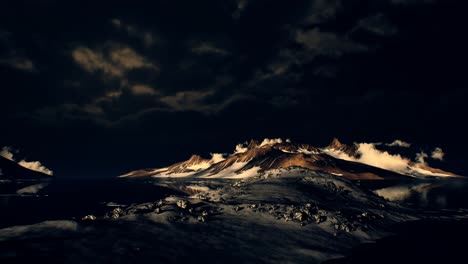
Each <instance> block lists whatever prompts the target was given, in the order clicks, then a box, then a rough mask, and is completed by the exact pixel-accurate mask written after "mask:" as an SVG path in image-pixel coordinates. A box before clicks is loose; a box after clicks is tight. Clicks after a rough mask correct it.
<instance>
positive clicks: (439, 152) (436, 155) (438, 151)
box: [431, 147, 445, 161]
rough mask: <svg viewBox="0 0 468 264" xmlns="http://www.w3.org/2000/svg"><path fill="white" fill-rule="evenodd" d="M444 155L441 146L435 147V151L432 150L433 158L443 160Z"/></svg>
mask: <svg viewBox="0 0 468 264" xmlns="http://www.w3.org/2000/svg"><path fill="white" fill-rule="evenodd" d="M444 156H445V153H444V151H443V150H442V149H441V148H439V147H437V148H435V149H434V151H432V153H431V158H433V159H435V160H440V161H443V160H444Z"/></svg>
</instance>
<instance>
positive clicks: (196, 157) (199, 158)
mask: <svg viewBox="0 0 468 264" xmlns="http://www.w3.org/2000/svg"><path fill="white" fill-rule="evenodd" d="M200 160H203V158H202V157H201V156H200V155H197V154H193V155H192V156H190V159H189V160H188V161H193V162H197V161H200Z"/></svg>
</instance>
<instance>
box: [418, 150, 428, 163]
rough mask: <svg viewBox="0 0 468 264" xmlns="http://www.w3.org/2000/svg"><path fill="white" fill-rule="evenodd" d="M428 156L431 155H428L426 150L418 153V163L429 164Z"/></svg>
mask: <svg viewBox="0 0 468 264" xmlns="http://www.w3.org/2000/svg"><path fill="white" fill-rule="evenodd" d="M428 157H429V156H428V155H427V154H426V153H425V152H420V153H416V161H417V162H418V163H421V164H423V165H427V163H426V159H427V158H428Z"/></svg>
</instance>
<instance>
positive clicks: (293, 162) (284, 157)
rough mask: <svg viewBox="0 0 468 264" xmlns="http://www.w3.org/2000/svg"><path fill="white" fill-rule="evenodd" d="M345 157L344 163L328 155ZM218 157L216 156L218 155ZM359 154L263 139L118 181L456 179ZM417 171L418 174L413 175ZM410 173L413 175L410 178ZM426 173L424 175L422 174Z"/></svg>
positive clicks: (347, 148)
mask: <svg viewBox="0 0 468 264" xmlns="http://www.w3.org/2000/svg"><path fill="white" fill-rule="evenodd" d="M331 152H332V153H333V154H336V153H339V154H340V155H347V156H348V157H349V159H343V158H339V157H337V155H332V154H330V153H331ZM218 155H219V154H218ZM360 156H361V153H360V151H359V146H358V144H353V145H346V144H343V143H341V142H340V141H339V140H338V139H337V138H333V140H332V142H331V143H330V144H329V145H328V146H327V147H325V148H317V147H314V146H312V145H309V144H303V143H299V144H298V143H292V142H291V141H290V140H286V141H283V140H281V139H272V140H270V139H265V140H263V142H259V141H257V140H250V141H246V142H245V143H243V144H239V145H238V146H236V151H235V152H234V153H232V154H230V155H227V156H226V157H224V156H222V157H218V159H217V160H215V158H214V157H212V159H211V160H210V159H205V158H202V157H201V156H199V155H192V156H191V157H190V158H189V159H188V160H186V161H182V162H178V163H175V164H173V165H170V166H168V167H165V168H157V169H145V170H137V171H132V172H129V173H127V174H124V175H120V176H119V177H169V178H172V177H200V178H242V177H253V176H256V175H259V174H262V173H265V172H268V171H270V170H275V169H284V168H289V167H302V168H305V169H309V170H314V171H324V172H327V173H330V174H334V175H336V176H342V177H345V178H348V179H352V180H381V179H401V178H408V177H409V176H413V177H417V176H419V177H425V176H439V177H455V176H457V175H455V174H453V173H451V172H446V171H443V170H441V169H437V168H432V167H430V166H428V165H426V164H419V163H415V162H408V164H407V166H408V172H399V171H392V170H389V169H385V168H381V167H377V166H372V165H369V164H366V163H363V162H359V158H360ZM416 171H417V173H416ZM410 172H412V173H413V174H411V173H410ZM425 172H427V173H426V174H425Z"/></svg>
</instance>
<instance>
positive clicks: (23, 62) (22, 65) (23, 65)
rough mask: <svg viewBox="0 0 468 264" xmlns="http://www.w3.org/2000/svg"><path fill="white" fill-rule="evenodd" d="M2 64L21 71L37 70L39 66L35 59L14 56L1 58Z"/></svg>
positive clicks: (0, 62)
mask: <svg viewBox="0 0 468 264" xmlns="http://www.w3.org/2000/svg"><path fill="white" fill-rule="evenodd" d="M0 64H2V65H6V66H9V67H11V68H14V69H17V70H20V71H26V72H37V68H36V66H35V65H34V63H33V61H32V60H30V59H28V58H25V57H18V56H12V57H8V58H5V59H0Z"/></svg>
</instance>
